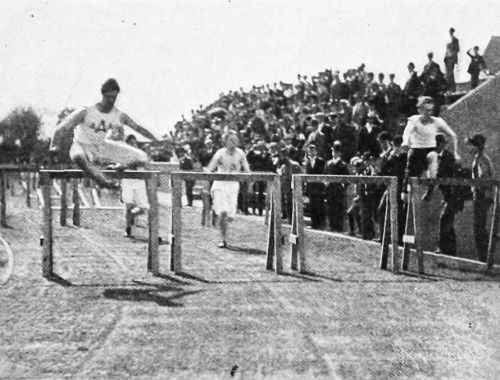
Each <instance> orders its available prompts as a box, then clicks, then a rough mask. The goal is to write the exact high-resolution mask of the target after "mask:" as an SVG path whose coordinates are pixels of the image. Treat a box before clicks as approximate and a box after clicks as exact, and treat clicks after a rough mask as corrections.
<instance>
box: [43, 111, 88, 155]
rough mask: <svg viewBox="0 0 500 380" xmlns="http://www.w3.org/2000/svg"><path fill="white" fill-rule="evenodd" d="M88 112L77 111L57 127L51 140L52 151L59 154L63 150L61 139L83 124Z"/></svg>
mask: <svg viewBox="0 0 500 380" xmlns="http://www.w3.org/2000/svg"><path fill="white" fill-rule="evenodd" d="M86 115H87V110H86V109H85V108H83V109H79V110H75V111H73V112H72V113H71V114H69V115H68V116H67V117H66V118H65V119H64V120H63V121H62V122H61V123H60V124H59V125H57V126H56V129H55V131H54V134H53V135H52V139H51V140H50V151H51V152H58V151H60V150H61V143H62V141H61V139H62V137H63V136H64V135H65V134H66V132H68V131H69V130H72V129H74V128H76V126H77V125H79V124H81V123H83V121H84V120H85V116H86Z"/></svg>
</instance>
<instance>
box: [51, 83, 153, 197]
mask: <svg viewBox="0 0 500 380" xmlns="http://www.w3.org/2000/svg"><path fill="white" fill-rule="evenodd" d="M119 92H120V87H119V86H118V83H117V82H116V80H115V79H108V80H107V81H106V82H105V83H104V84H103V85H102V87H101V93H102V100H101V102H100V103H97V104H96V105H93V106H90V107H85V108H83V109H79V110H76V111H74V112H73V113H71V114H70V115H69V116H68V117H67V118H66V119H65V120H63V121H62V122H61V124H60V125H59V126H58V128H57V129H56V131H55V132H54V136H53V138H52V141H51V148H50V149H51V151H52V152H57V151H59V150H60V148H61V146H60V145H61V144H62V141H61V139H62V136H64V134H65V133H66V131H67V130H69V129H74V137H73V143H72V145H71V149H70V157H71V159H72V160H73V161H74V162H75V163H76V164H77V165H78V166H79V167H80V168H81V169H82V170H84V171H85V172H87V173H88V174H89V175H90V177H91V178H92V179H94V180H95V181H96V182H97V183H98V184H100V185H101V186H104V187H110V188H116V187H118V185H117V182H116V181H111V180H109V179H108V178H106V177H105V176H104V175H103V173H102V172H101V169H100V167H99V166H104V165H110V164H120V165H119V166H120V167H121V168H126V167H128V166H131V165H141V164H144V163H146V162H147V161H148V157H147V154H146V153H145V152H143V151H142V150H140V149H137V148H134V147H132V146H130V145H127V144H126V143H125V142H122V141H113V140H111V139H108V138H107V135H108V133H109V131H110V130H113V129H116V128H121V127H122V126H123V125H128V126H129V127H131V128H132V129H134V130H135V131H137V132H138V133H141V134H142V135H144V136H146V137H148V138H151V139H152V140H156V138H155V137H154V136H153V135H152V134H151V133H150V132H149V131H148V130H146V129H144V128H142V127H141V126H139V125H138V124H137V123H136V122H134V121H133V120H132V119H131V118H130V117H129V116H128V115H127V114H125V113H123V112H121V111H120V110H118V109H117V108H116V107H115V106H114V104H115V102H116V98H117V96H118V93H119Z"/></svg>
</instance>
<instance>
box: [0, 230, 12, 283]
mask: <svg viewBox="0 0 500 380" xmlns="http://www.w3.org/2000/svg"><path fill="white" fill-rule="evenodd" d="M13 268H14V256H13V255H12V250H11V249H10V245H9V243H7V242H6V241H5V240H4V239H3V238H2V237H0V285H3V284H6V283H7V281H9V278H10V275H11V274H12V269H13Z"/></svg>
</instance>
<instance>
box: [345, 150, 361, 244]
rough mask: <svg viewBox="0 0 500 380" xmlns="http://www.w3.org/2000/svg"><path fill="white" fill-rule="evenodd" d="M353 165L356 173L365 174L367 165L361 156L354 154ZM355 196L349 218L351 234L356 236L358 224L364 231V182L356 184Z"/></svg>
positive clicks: (359, 228) (348, 214) (351, 162)
mask: <svg viewBox="0 0 500 380" xmlns="http://www.w3.org/2000/svg"><path fill="white" fill-rule="evenodd" d="M350 164H351V167H353V168H354V174H355V175H363V174H364V171H365V165H364V162H363V160H362V159H361V158H359V157H357V156H354V157H353V158H352V159H351V161H350ZM354 193H355V196H354V198H353V200H352V203H351V206H350V207H349V209H348V210H347V220H348V222H349V235H350V236H356V225H357V226H358V230H359V232H360V233H362V231H363V225H362V220H361V208H362V205H363V203H364V195H365V194H364V184H362V183H357V184H355V185H354Z"/></svg>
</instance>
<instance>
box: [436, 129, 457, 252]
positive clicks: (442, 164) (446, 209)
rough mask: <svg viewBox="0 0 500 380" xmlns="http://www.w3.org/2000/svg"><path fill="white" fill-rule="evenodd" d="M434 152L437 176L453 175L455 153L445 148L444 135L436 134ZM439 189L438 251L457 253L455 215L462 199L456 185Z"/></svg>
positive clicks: (442, 186)
mask: <svg viewBox="0 0 500 380" xmlns="http://www.w3.org/2000/svg"><path fill="white" fill-rule="evenodd" d="M436 152H437V156H438V170H437V178H449V177H455V176H456V173H458V164H457V162H456V160H455V155H454V154H453V153H452V152H450V151H449V150H447V149H446V137H445V136H444V135H442V134H438V135H436ZM439 190H440V191H441V194H442V195H443V209H442V210H441V214H440V216H439V241H438V247H439V253H443V254H445V255H450V256H456V255H457V239H456V235H455V227H454V223H455V215H456V214H457V213H458V212H459V211H461V210H463V207H464V200H463V198H461V197H460V196H458V195H459V192H458V191H456V186H449V185H441V186H439Z"/></svg>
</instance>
